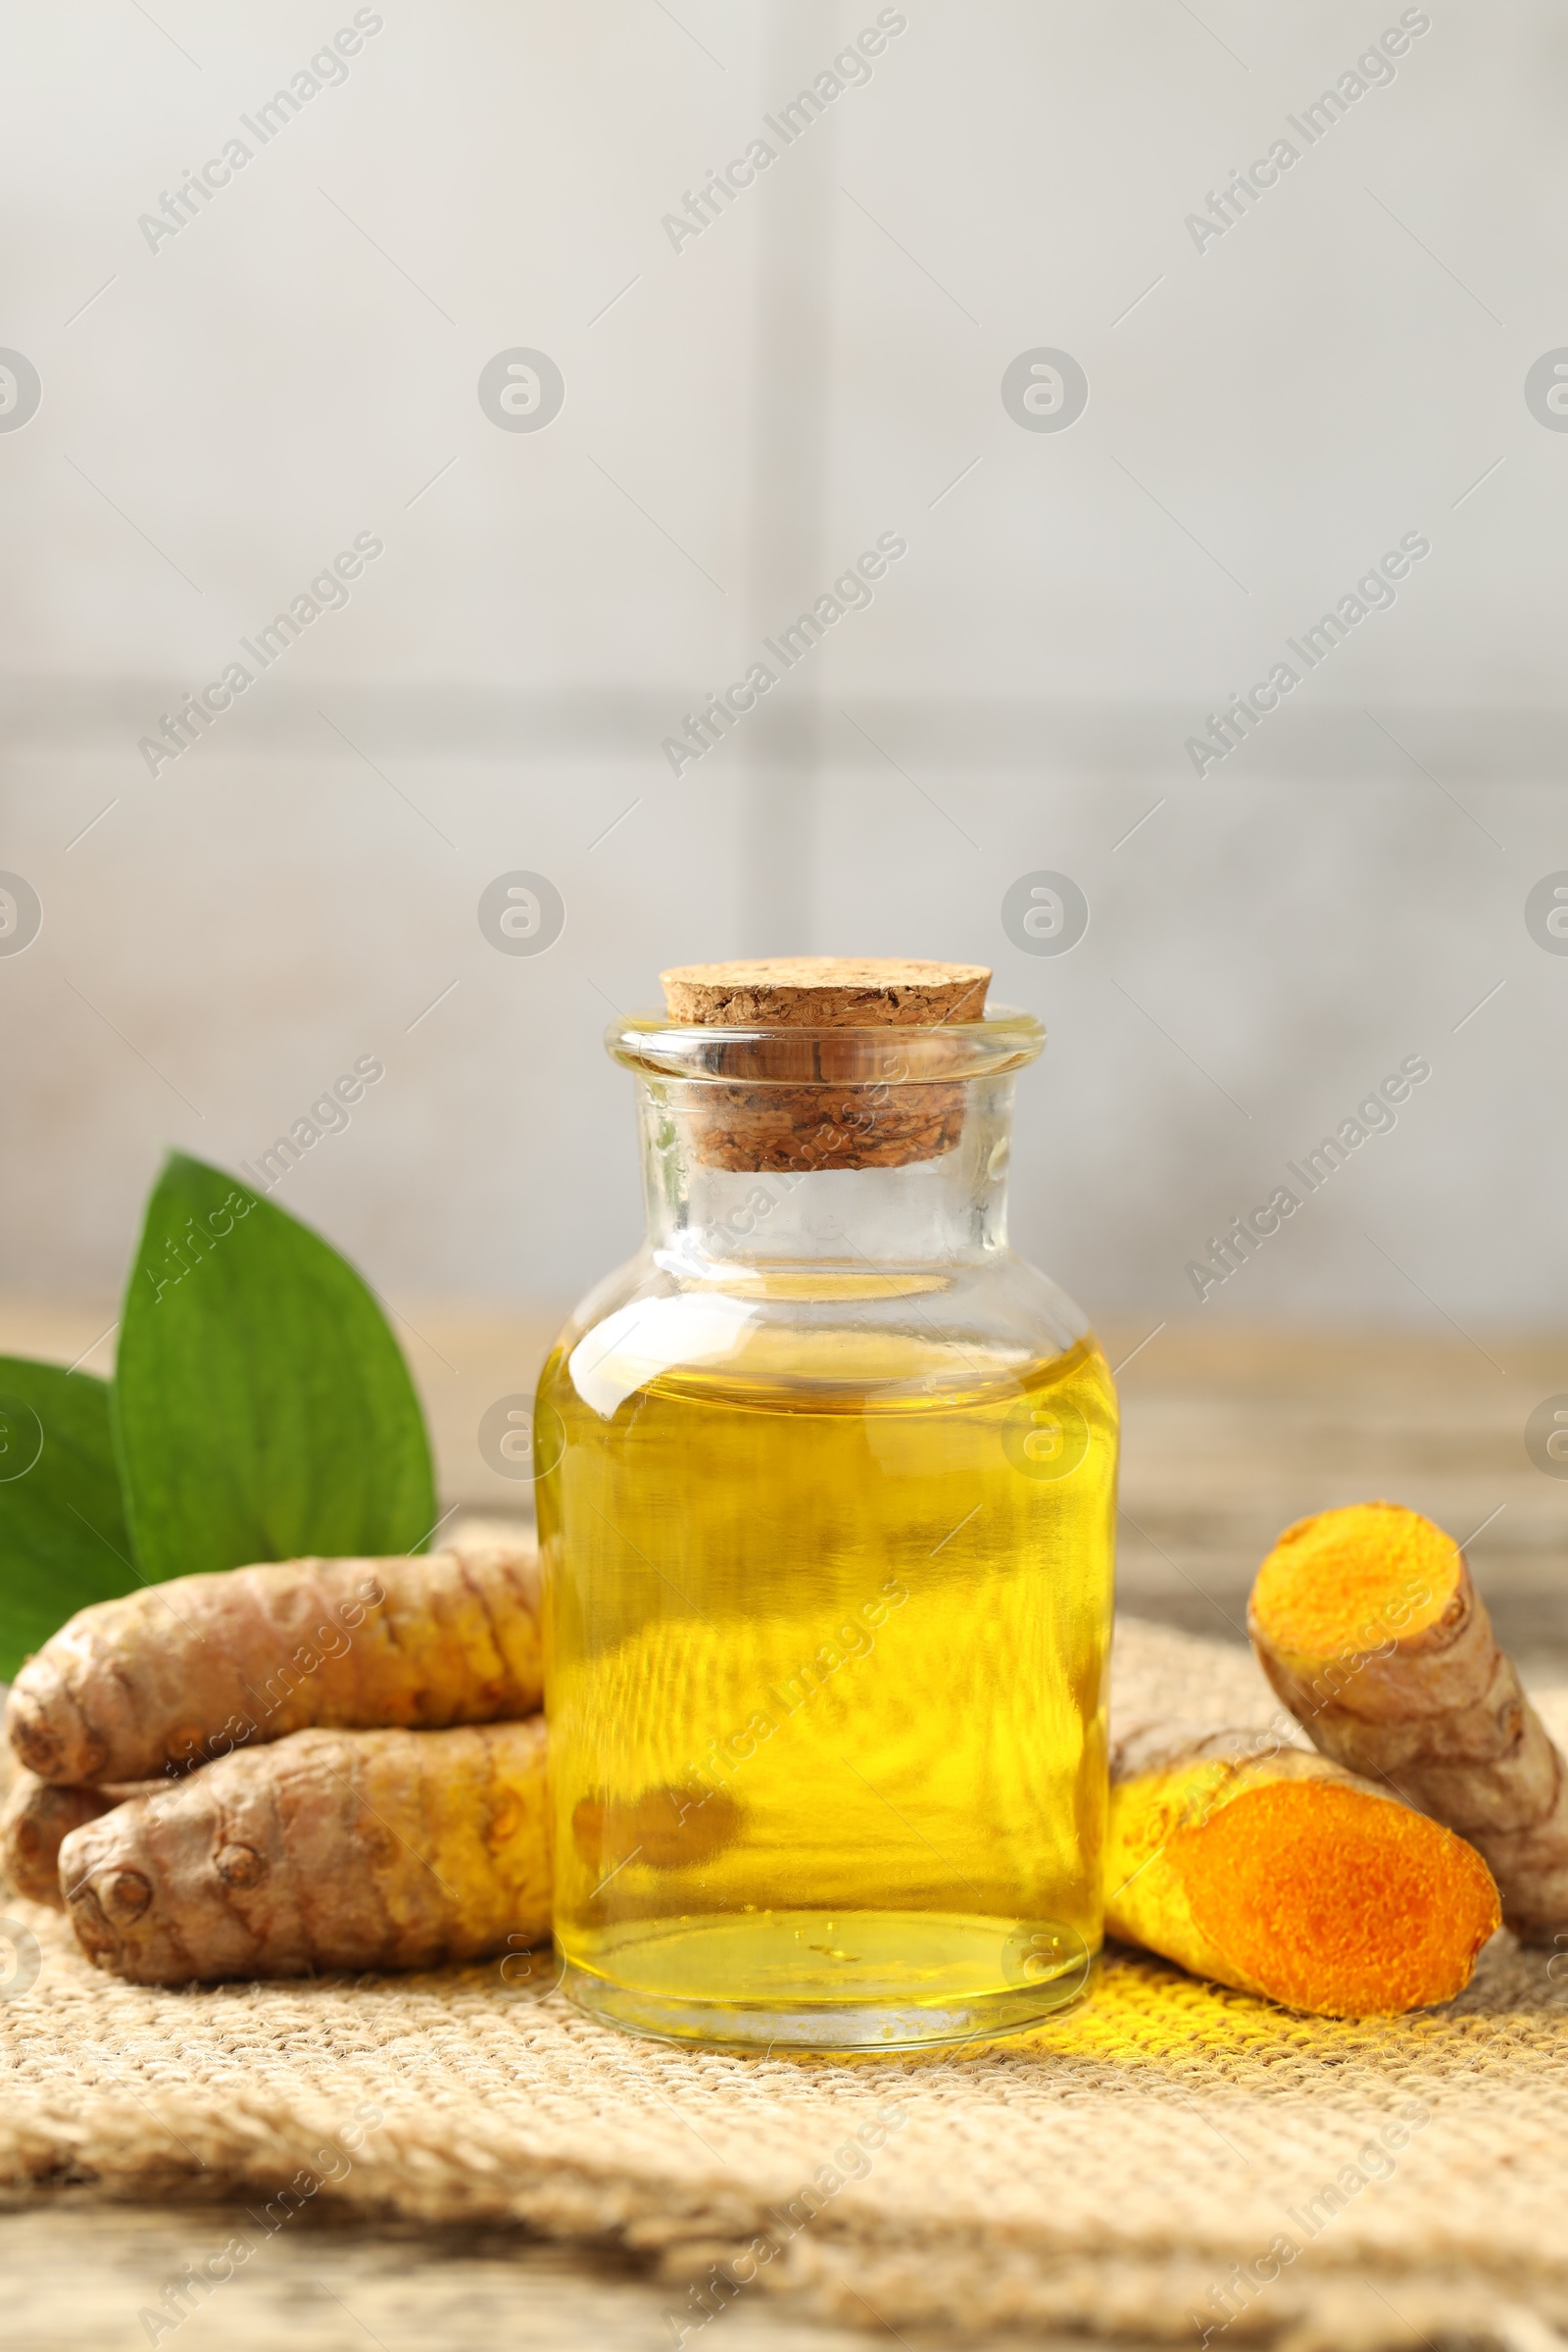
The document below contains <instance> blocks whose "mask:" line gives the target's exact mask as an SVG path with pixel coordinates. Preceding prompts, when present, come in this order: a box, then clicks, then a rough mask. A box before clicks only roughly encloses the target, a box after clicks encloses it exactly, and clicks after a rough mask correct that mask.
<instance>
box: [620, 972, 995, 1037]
mask: <svg viewBox="0 0 1568 2352" xmlns="http://www.w3.org/2000/svg"><path fill="white" fill-rule="evenodd" d="M659 977H660V982H661V984H662V988H663V991H664V1009H665V1011H666V1012H667V1013H668V1014H669V1017H670V1019H671V1020H672V1021H692V1022H696V1023H698V1024H699V1025H701V1026H702V1027H703V1028H712V1029H748V1028H753V1027H765V1028H777V1029H881V1028H899V1027H906V1026H910V1025H918V1026H919V1027H921V1028H937V1027H940V1026H941V1025H942V1024H943V1023H944V1022H947V1021H977V1020H979V1018H980V1017H981V1015H982V1014H983V1013H984V1011H985V1008H986V990H987V989H988V988H989V987H990V985H991V972H990V969H989V967H988V966H987V965H986V964H983V963H912V962H909V961H907V960H905V959H903V958H901V957H899V956H870V957H866V956H763V957H761V958H760V959H759V960H758V961H755V962H751V963H679V964H676V965H675V966H674V968H673V969H672V970H670V971H667V972H661V973H660V975H659Z"/></svg>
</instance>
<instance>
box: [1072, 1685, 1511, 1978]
mask: <svg viewBox="0 0 1568 2352" xmlns="http://www.w3.org/2000/svg"><path fill="white" fill-rule="evenodd" d="M1498 1920H1499V1912H1498V1904H1497V1893H1496V1888H1495V1887H1494V1885H1493V1882H1492V1878H1491V1874H1490V1873H1489V1871H1488V1869H1487V1866H1486V1864H1485V1862H1484V1861H1483V1860H1482V1859H1481V1857H1480V1855H1479V1854H1478V1853H1476V1852H1475V1850H1474V1849H1473V1848H1472V1847H1471V1846H1469V1845H1467V1844H1465V1842H1464V1841H1463V1839H1462V1838H1456V1837H1454V1836H1453V1834H1452V1833H1451V1832H1450V1831H1448V1830H1445V1829H1443V1828H1441V1827H1440V1826H1439V1825H1438V1824H1437V1823H1436V1822H1433V1821H1429V1820H1428V1819H1427V1818H1426V1816H1425V1815H1423V1814H1421V1813H1417V1812H1413V1811H1412V1810H1411V1809H1410V1808H1409V1807H1408V1806H1406V1805H1403V1804H1401V1803H1399V1801H1398V1800H1397V1798H1395V1797H1392V1796H1389V1795H1388V1794H1386V1793H1385V1792H1384V1791H1383V1790H1381V1789H1377V1788H1375V1787H1373V1786H1371V1785H1370V1784H1369V1783H1367V1782H1365V1781H1360V1780H1357V1779H1356V1778H1355V1777H1354V1776H1353V1775H1352V1774H1350V1773H1348V1772H1345V1771H1342V1770H1341V1769H1340V1767H1339V1766H1337V1765H1335V1764H1332V1763H1330V1762H1329V1761H1328V1760H1327V1759H1326V1758H1324V1757H1322V1756H1318V1755H1313V1754H1311V1753H1309V1752H1308V1751H1307V1750H1306V1749H1303V1748H1280V1747H1279V1745H1278V1742H1277V1741H1276V1740H1272V1739H1271V1736H1270V1735H1269V1734H1267V1733H1258V1732H1212V1733H1204V1732H1201V1731H1194V1730H1192V1729H1191V1728H1190V1727H1187V1726H1183V1725H1152V1726H1145V1727H1142V1728H1141V1729H1139V1730H1137V1731H1134V1732H1132V1733H1130V1734H1128V1735H1126V1736H1124V1737H1123V1738H1121V1739H1119V1740H1117V1741H1116V1743H1115V1745H1114V1747H1113V1749H1112V1752H1111V1791H1110V1816H1109V1824H1108V1834H1107V1838H1106V1851H1105V1925H1106V1928H1107V1930H1108V1931H1109V1933H1110V1934H1111V1935H1112V1936H1119V1937H1120V1938H1121V1939H1122V1940H1123V1941H1124V1942H1128V1943H1140V1944H1143V1945H1145V1946H1146V1947H1147V1948H1148V1949H1149V1950H1151V1951H1155V1952H1161V1953H1163V1954H1164V1956H1165V1957H1166V1958H1167V1959H1170V1960H1176V1961H1179V1962H1180V1963H1181V1965H1182V1967H1184V1968H1187V1969H1190V1970H1191V1971H1192V1972H1193V1974H1194V1975H1195V1976H1201V1977H1210V1978H1212V1979H1213V1980H1214V1981H1215V1982H1216V1983H1218V1984H1221V1985H1234V1986H1235V1987H1236V1988H1237V1990H1239V1991H1242V1992H1251V1993H1258V1994H1261V1995H1263V1996H1264V1997H1265V1998H1267V1999H1270V2000H1276V2001H1282V2002H1284V2003H1286V2004H1287V2005H1288V2006H1289V2007H1291V2008H1293V2009H1304V2010H1308V2011H1311V2012H1312V2013H1313V2014H1315V2015H1318V2016H1325V2017H1365V2016H1372V2015H1376V2014H1380V2013H1387V2014H1394V2013H1398V2012H1401V2011H1404V2010H1407V2009H1419V2008H1424V2007H1427V2006H1428V2005H1430V2004H1431V2003H1433V2002H1435V2001H1446V2000H1451V1999H1452V1998H1453V1996H1454V1994H1455V1993H1458V1992H1461V1991H1462V1990H1463V1989H1464V1987H1465V1985H1467V1984H1468V1983H1469V1981H1470V1977H1471V1974H1472V1972H1473V1970H1474V1968H1475V1963H1476V1955H1477V1954H1478V1953H1479V1951H1480V1950H1481V1947H1482V1945H1483V1944H1484V1943H1485V1942H1486V1940H1487V1938H1488V1937H1489V1936H1491V1935H1492V1934H1493V1933H1494V1932H1495V1929H1496V1927H1497V1925H1498Z"/></svg>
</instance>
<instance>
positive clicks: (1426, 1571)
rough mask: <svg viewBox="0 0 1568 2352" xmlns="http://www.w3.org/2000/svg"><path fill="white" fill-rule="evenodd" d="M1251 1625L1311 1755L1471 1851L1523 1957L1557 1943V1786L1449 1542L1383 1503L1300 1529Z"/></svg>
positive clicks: (1565, 1786) (1566, 1800) (1536, 1729)
mask: <svg viewBox="0 0 1568 2352" xmlns="http://www.w3.org/2000/svg"><path fill="white" fill-rule="evenodd" d="M1248 1624H1249V1628H1250V1632H1251V1636H1252V1641H1253V1643H1254V1645H1255V1647H1256V1649H1257V1654H1258V1657H1259V1659H1260V1661H1261V1663H1262V1666H1263V1671H1264V1672H1265V1674H1267V1676H1268V1678H1269V1681H1270V1682H1271V1683H1272V1684H1273V1686H1274V1688H1275V1690H1276V1691H1278V1692H1279V1694H1280V1696H1281V1698H1282V1699H1283V1700H1284V1701H1285V1704H1286V1705H1287V1706H1288V1707H1289V1708H1290V1710H1291V1712H1292V1714H1293V1715H1295V1716H1296V1718H1297V1719H1298V1721H1299V1723H1300V1724H1301V1725H1302V1726H1303V1728H1304V1729H1305V1731H1306V1733H1307V1736H1308V1738H1309V1739H1310V1740H1312V1742H1313V1744H1314V1746H1316V1747H1318V1748H1320V1749H1321V1750H1322V1751H1323V1753H1324V1754H1325V1755H1328V1756H1333V1757H1335V1758H1336V1759H1337V1760H1338V1761H1339V1762H1340V1763H1341V1764H1345V1765H1348V1766H1349V1767H1350V1768H1351V1769H1352V1770H1353V1771H1356V1772H1360V1773H1364V1774H1366V1775H1368V1776H1369V1777H1373V1778H1376V1779H1378V1780H1380V1781H1381V1782H1382V1783H1383V1784H1384V1785H1385V1786H1386V1787H1390V1788H1393V1789H1397V1791H1398V1793H1399V1795H1401V1796H1402V1797H1404V1798H1405V1799H1406V1800H1407V1801H1408V1802H1409V1803H1410V1804H1412V1805H1417V1806H1419V1807H1420V1809H1421V1811H1422V1812H1423V1813H1428V1814H1430V1815H1431V1816H1432V1818H1433V1819H1434V1820H1435V1821H1441V1822H1445V1823H1446V1825H1447V1826H1448V1828H1449V1829H1451V1830H1457V1831H1458V1832H1459V1834H1460V1836H1461V1837H1463V1838H1468V1839H1469V1841H1470V1843H1471V1844H1472V1845H1473V1846H1475V1847H1476V1848H1477V1849H1478V1851H1479V1852H1481V1853H1482V1854H1483V1855H1484V1856H1485V1857H1486V1859H1487V1861H1488V1863H1489V1864H1490V1865H1491V1867H1492V1871H1493V1874H1494V1876H1495V1879H1496V1882H1497V1886H1498V1888H1499V1890H1500V1892H1501V1896H1502V1913H1503V1918H1504V1920H1505V1921H1506V1923H1507V1925H1508V1926H1509V1927H1510V1928H1512V1929H1513V1930H1514V1932H1515V1934H1516V1935H1518V1936H1520V1937H1521V1938H1522V1939H1523V1940H1524V1941H1525V1942H1527V1943H1550V1942H1551V1940H1552V1938H1553V1936H1554V1935H1555V1934H1556V1933H1558V1932H1559V1931H1562V1930H1564V1929H1568V1772H1565V1768H1564V1763H1563V1759H1562V1757H1561V1756H1560V1755H1559V1754H1558V1752H1557V1750H1556V1748H1555V1747H1554V1746H1553V1745H1552V1743H1551V1740H1550V1739H1549V1738H1548V1737H1547V1734H1546V1731H1545V1727H1544V1725H1543V1723H1542V1721H1541V1718H1540V1717H1539V1716H1538V1715H1537V1713H1536V1711H1535V1709H1534V1708H1533V1707H1532V1706H1531V1704H1530V1702H1529V1700H1528V1699H1527V1698H1526V1697H1525V1694H1524V1692H1523V1691H1522V1690H1521V1689H1520V1685H1519V1677H1518V1675H1517V1673H1516V1672H1515V1671H1514V1667H1513V1664H1512V1662H1511V1660H1509V1659H1508V1658H1507V1657H1505V1656H1504V1655H1503V1653H1502V1651H1501V1650H1500V1649H1499V1648H1498V1647H1497V1640H1496V1636H1495V1634H1494V1632H1493V1630H1492V1621H1491V1619H1490V1618H1489V1617H1488V1615H1487V1611H1486V1607H1485V1604H1484V1603H1483V1602H1482V1600H1481V1599H1480V1597H1479V1595H1478V1594H1477V1593H1476V1590H1475V1587H1474V1586H1473V1585H1472V1583H1471V1581H1470V1571H1469V1569H1468V1568H1467V1567H1466V1565H1465V1561H1464V1556H1463V1554H1462V1553H1461V1552H1460V1551H1459V1549H1458V1547H1457V1545H1456V1544H1454V1542H1453V1540H1452V1538H1451V1537H1450V1536H1446V1535H1445V1533H1444V1531H1443V1530H1442V1528H1440V1527H1436V1526H1434V1525H1433V1523H1432V1521H1431V1520H1430V1519H1424V1518H1422V1516H1421V1514H1420V1513H1419V1512H1418V1511H1409V1510H1405V1509H1404V1508H1403V1507H1402V1506H1401V1505H1400V1504H1398V1503H1395V1502H1362V1503H1354V1504H1352V1505H1351V1506H1350V1507H1349V1508H1348V1509H1347V1510H1339V1511H1322V1512H1320V1513H1319V1514H1318V1516H1317V1517H1316V1518H1313V1519H1301V1520H1299V1521H1298V1522H1297V1524H1296V1525H1295V1526H1294V1527H1288V1528H1287V1529H1286V1531H1285V1533H1284V1535H1283V1536H1281V1538H1280V1540H1279V1542H1278V1543H1277V1544H1275V1546H1274V1549H1273V1550H1272V1551H1271V1552H1270V1553H1269V1555H1268V1557H1267V1559H1266V1560H1265V1561H1264V1562H1263V1565H1262V1567H1261V1568H1260V1569H1259V1570H1258V1572H1257V1580H1256V1582H1255V1584H1254V1585H1253V1587H1252V1598H1251V1605H1250V1610H1249V1612H1248Z"/></svg>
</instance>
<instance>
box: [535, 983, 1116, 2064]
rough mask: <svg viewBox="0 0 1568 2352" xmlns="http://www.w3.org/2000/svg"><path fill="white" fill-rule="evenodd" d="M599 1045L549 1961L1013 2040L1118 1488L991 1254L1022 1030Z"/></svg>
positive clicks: (1057, 1344)
mask: <svg viewBox="0 0 1568 2352" xmlns="http://www.w3.org/2000/svg"><path fill="white" fill-rule="evenodd" d="M608 1043H609V1047H610V1051H611V1053H612V1054H613V1055H614V1056H615V1058H616V1059H617V1060H618V1061H620V1062H621V1063H622V1064H624V1065H625V1066H626V1067H627V1068H629V1069H631V1070H632V1071H634V1072H635V1073H636V1076H637V1080H638V1097H639V1109H640V1124H641V1135H642V1150H643V1175H644V1188H645V1197H646V1208H647V1239H646V1242H645V1245H644V1247H643V1249H642V1250H640V1251H639V1252H638V1254H637V1255H636V1256H635V1257H634V1258H632V1259H631V1260H630V1262H629V1263H628V1264H626V1265H625V1266H623V1267H622V1268H621V1269H620V1270H619V1271H618V1272H617V1273H615V1274H613V1275H612V1276H611V1277H610V1278H609V1279H608V1280H607V1281H606V1282H605V1283H604V1284H602V1285H601V1286H600V1287H599V1288H598V1289H597V1290H595V1291H594V1292H593V1293H591V1295H590V1296H589V1297H588V1299H585V1300H584V1302H583V1304H582V1305H581V1306H580V1307H579V1308H578V1310H577V1312H576V1314H575V1315H574V1316H573V1317H572V1319H571V1321H570V1323H569V1324H568V1325H567V1327H566V1329H565V1331H564V1333H563V1335H562V1338H561V1340H560V1342H559V1344H558V1346H557V1347H556V1348H555V1350H554V1352H553V1353H552V1355H551V1357H550V1360H549V1362H548V1364H547V1365H546V1367H545V1370H544V1372H543V1374H542V1376H541V1381H540V1389H539V1404H538V1413H537V1432H538V1442H539V1447H540V1456H541V1459H544V1460H549V1459H550V1458H551V1457H552V1456H557V1457H559V1458H556V1459H555V1460H554V1463H553V1466H552V1467H551V1468H549V1469H548V1470H547V1471H546V1472H545V1473H544V1474H543V1476H542V1477H541V1480H540V1486H539V1515H540V1538H541V1543H542V1546H543V1552H544V1561H545V1577H546V1605H545V1622H546V1642H547V1675H548V1701H547V1704H548V1711H549V1720H550V1741H551V1779H552V1784H553V1792H554V1795H553V1802H554V1810H555V1824H556V1933H557V1937H558V1941H559V1945H560V1949H561V1953H562V1957H563V1959H564V1964H565V1972H566V1977H565V1981H566V1985H567V1988H568V1990H569V1991H570V1993H571V1995H572V1997H573V1998H574V1999H575V2000H576V2001H577V2002H578V2003H579V2004H580V2005H581V2006H583V2007H584V2008H586V2009H588V2010H590V2011H591V2012H592V2013H593V2014H594V2015H595V2016H597V2017H599V2018H602V2019H605V2020H607V2021H609V2022H611V2023H613V2024H615V2025H619V2026H622V2027H626V2028H629V2029H631V2030H632V2031H635V2032H639V2033H644V2034H658V2035H662V2036H666V2037H671V2038H675V2039H680V2040H694V2041H703V2042H708V2043H717V2044H728V2045H732V2046H741V2047H759V2046H761V2047H766V2046H769V2045H772V2044H777V2045H779V2046H781V2047H792V2048H797V2049H808V2050H809V2049H816V2050H845V2049H857V2048H867V2049H904V2048H909V2047H913V2046H916V2045H920V2044H925V2043H930V2042H941V2041H949V2040H956V2039H964V2038H968V2037H970V2036H973V2035H976V2034H999V2033H1005V2032H1010V2031H1013V2030H1016V2029H1017V2028H1020V2027H1022V2026H1024V2025H1027V2024H1029V2023H1031V2022H1033V2021H1034V2020H1036V2019H1038V2018H1040V2017H1042V2016H1044V2015H1045V2014H1047V2013H1048V2012H1049V2011H1051V2010H1053V2009H1054V2008H1057V2007H1059V2006H1060V2005H1062V2004H1063V2003H1064V2002H1065V2001H1067V2000H1069V1999H1071V1998H1073V1997H1074V1996H1075V1995H1076V1994H1077V1993H1078V1992H1079V1991H1080V1990H1081V1989H1082V1988H1083V1986H1084V1985H1085V1983H1086V1981H1087V1979H1088V1976H1089V1973H1090V1969H1091V1964H1092V1961H1093V1957H1094V1955H1095V1953H1096V1952H1097V1951H1098V1949H1099V1946H1100V1941H1101V1885H1100V1870H1101V1847H1102V1840H1103V1822H1104V1809H1105V1730H1104V1690H1105V1671H1106V1656H1107V1647H1108V1635H1109V1616H1110V1600H1111V1568H1112V1549H1113V1540H1114V1518H1115V1485H1116V1446H1117V1432H1116V1403H1115V1392H1114V1388H1113V1386H1112V1382H1111V1378H1110V1374H1109V1372H1108V1370H1107V1368H1106V1365H1105V1362H1104V1359H1103V1356H1102V1354H1101V1352H1100V1349H1099V1348H1098V1346H1097V1345H1096V1342H1095V1339H1094V1336H1093V1334H1092V1333H1091V1332H1090V1330H1089V1328H1088V1325H1087V1323H1086V1321H1085V1319H1084V1317H1083V1315H1082V1314H1081V1313H1080V1311H1079V1310H1078V1308H1077V1307H1075V1306H1074V1305H1073V1304H1072V1302H1071V1301H1070V1300H1069V1299H1067V1298H1065V1297H1064V1295H1063V1294H1062V1293H1061V1292H1060V1291H1059V1290H1058V1289H1057V1288H1056V1286H1055V1285H1054V1283H1052V1282H1050V1281H1048V1280H1047V1278H1046V1277H1045V1276H1044V1275H1043V1274H1040V1273H1038V1272H1036V1270H1035V1269H1034V1268H1033V1267H1031V1266H1029V1265H1026V1264H1025V1263H1024V1262H1023V1261H1022V1260H1021V1259H1019V1258H1018V1257H1016V1256H1015V1255H1014V1254H1013V1252H1012V1251H1011V1250H1009V1248H1008V1246H1007V1238H1006V1214H1005V1203H1006V1163H1007V1151H1008V1128H1009V1121H1010V1116H1011V1107H1012V1089H1013V1074H1014V1072H1015V1071H1017V1070H1018V1069H1020V1068H1021V1067H1023V1066H1024V1064H1026V1063H1028V1062H1030V1061H1032V1060H1034V1058H1035V1057H1036V1055H1037V1054H1039V1052H1040V1050H1041V1047H1042V1046H1043V1044H1044V1032H1043V1031H1042V1029H1041V1027H1040V1025H1039V1023H1038V1022H1037V1021H1035V1020H1034V1019H1033V1018H1032V1017H1031V1016H1029V1015H1028V1014H1024V1013H1018V1012H1012V1011H1007V1010H1005V1009H1001V1010H993V1011H991V1012H990V1013H989V1014H988V1015H987V1016H986V1017H984V1018H982V1019H977V1020H971V1021H967V1022H962V1023H954V1024H951V1025H947V1026H942V1027H936V1028H898V1029H888V1028H878V1029H853V1030H852V1029H843V1028H838V1029H831V1030H819V1031H814V1032H811V1031H804V1030H802V1029H800V1028H779V1029H773V1030H769V1029H762V1028H753V1029H747V1030H736V1029H713V1028H700V1027H693V1026H687V1025H682V1024H681V1023H678V1022H674V1021H668V1020H664V1019H662V1018H659V1017H649V1018H646V1019H638V1020H634V1021H631V1022H629V1023H627V1024H625V1025H619V1024H617V1025H616V1026H615V1027H613V1029H612V1030H611V1031H610V1033H609V1037H608ZM911 1154H913V1155H911Z"/></svg>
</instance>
